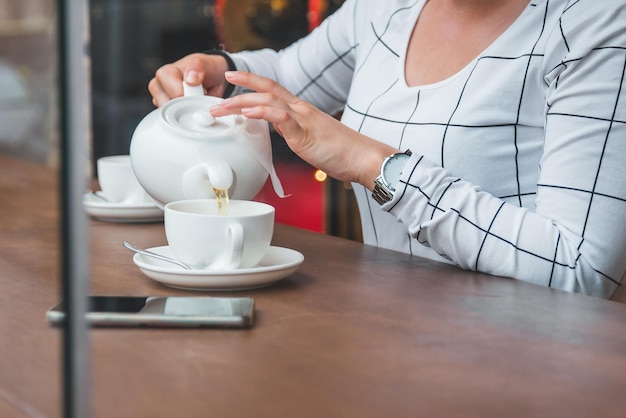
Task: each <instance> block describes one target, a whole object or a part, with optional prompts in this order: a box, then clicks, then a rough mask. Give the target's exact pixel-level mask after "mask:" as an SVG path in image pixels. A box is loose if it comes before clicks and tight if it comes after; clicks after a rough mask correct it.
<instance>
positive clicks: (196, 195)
mask: <svg viewBox="0 0 626 418" xmlns="http://www.w3.org/2000/svg"><path fill="white" fill-rule="evenodd" d="M233 180H234V179H233V169H232V168H231V167H230V165H228V163H226V162H224V161H211V162H206V163H201V164H198V165H195V166H193V167H191V168H189V169H187V170H186V171H185V172H184V173H183V178H182V182H183V194H184V195H185V198H186V199H205V198H208V197H210V196H211V195H212V194H213V192H212V190H211V188H215V189H220V190H225V189H226V190H227V189H229V188H230V186H232V184H233Z"/></svg>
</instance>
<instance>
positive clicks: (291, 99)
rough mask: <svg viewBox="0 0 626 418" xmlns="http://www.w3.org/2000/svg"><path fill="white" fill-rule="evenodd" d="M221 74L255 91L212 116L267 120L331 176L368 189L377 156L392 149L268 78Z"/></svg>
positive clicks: (376, 169) (293, 147)
mask: <svg viewBox="0 0 626 418" xmlns="http://www.w3.org/2000/svg"><path fill="white" fill-rule="evenodd" d="M225 76H226V80H227V81H228V82H230V83H231V84H235V85H239V86H243V87H247V88H249V89H251V90H253V91H255V93H248V94H242V95H239V96H235V97H232V98H229V99H225V100H224V101H223V102H222V104H221V105H218V106H215V107H213V108H212V109H211V113H212V115H213V116H225V115H229V114H242V115H244V116H246V117H248V118H251V119H264V120H266V121H268V122H269V123H271V124H273V126H274V128H275V129H276V131H277V132H278V133H279V134H280V135H282V136H283V138H284V139H285V141H286V142H287V145H288V146H289V148H291V150H292V151H293V152H295V153H296V154H297V155H298V156H299V157H300V158H302V159H303V160H304V161H306V162H308V163H309V164H311V165H312V166H314V167H316V168H319V169H321V170H323V171H325V172H326V173H327V174H328V175H330V176H331V177H333V178H335V179H337V180H341V181H353V182H358V183H361V184H363V185H364V186H366V187H368V188H370V189H371V188H372V187H373V186H374V179H375V178H376V176H378V174H380V165H381V163H382V161H383V159H384V158H385V157H386V156H388V155H390V154H393V153H395V152H398V150H396V149H395V148H393V147H391V146H388V145H386V144H383V143H381V142H378V141H376V140H373V139H371V138H368V137H366V136H364V135H361V134H360V133H358V132H356V131H354V130H352V129H350V128H348V127H347V126H345V125H343V124H342V123H341V122H339V121H338V120H337V119H335V118H333V117H332V116H329V115H328V114H326V113H324V112H322V111H320V110H318V109H317V108H315V107H314V106H313V105H311V104H309V103H307V102H304V101H302V100H300V99H299V98H298V97H296V96H294V95H293V94H291V93H290V92H289V91H287V90H286V89H285V88H284V87H282V86H281V85H279V84H278V83H276V82H275V81H273V80H270V79H268V78H264V77H260V76H257V75H254V74H251V73H245V72H239V71H232V72H226V74H225Z"/></svg>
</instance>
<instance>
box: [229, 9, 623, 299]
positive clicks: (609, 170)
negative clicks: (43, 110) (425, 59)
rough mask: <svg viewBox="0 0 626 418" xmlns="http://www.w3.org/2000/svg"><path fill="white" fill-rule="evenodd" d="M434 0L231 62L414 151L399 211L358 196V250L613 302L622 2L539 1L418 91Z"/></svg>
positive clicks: (344, 12)
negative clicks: (410, 77)
mask: <svg viewBox="0 0 626 418" xmlns="http://www.w3.org/2000/svg"><path fill="white" fill-rule="evenodd" d="M425 2H426V0H386V1H377V0H347V1H346V2H345V3H344V5H343V7H342V8H341V9H340V10H338V11H337V12H336V13H335V14H334V15H333V16H331V17H329V18H328V19H326V20H325V21H324V23H323V24H322V25H321V26H320V27H319V28H318V29H317V30H315V31H314V32H313V33H312V34H311V35H310V36H308V37H307V38H305V39H303V40H301V41H299V42H298V43H296V44H294V45H292V46H291V47H289V48H287V49H286V50H284V51H280V52H278V53H277V52H274V51H271V50H262V51H255V52H241V53H238V54H233V58H234V60H235V63H236V65H237V67H238V69H241V70H247V71H251V72H254V73H257V74H260V75H264V76H267V77H270V78H273V79H275V80H277V81H278V82H279V83H281V84H282V85H284V86H285V87H287V88H288V89H289V90H290V91H292V92H293V93H295V94H297V95H299V96H300V97H302V98H303V99H305V100H307V101H309V102H311V103H313V104H314V105H316V106H317V107H319V108H320V109H322V110H324V111H327V112H335V111H337V110H343V111H344V113H343V117H342V122H343V123H345V124H346V125H348V126H350V127H352V128H353V129H355V130H357V131H359V132H361V133H363V134H365V135H367V136H369V137H372V138H375V139H377V140H379V141H383V142H385V143H388V144H391V145H393V146H394V147H397V148H398V149H401V150H406V149H411V151H412V152H413V156H412V157H411V160H410V162H409V163H408V165H407V167H406V169H405V170H404V173H403V175H402V179H401V181H400V184H399V186H398V190H397V192H396V196H395V198H394V199H393V201H392V202H389V203H388V204H386V205H385V206H384V207H383V208H381V207H380V206H379V205H378V204H377V203H375V202H374V201H373V200H372V198H371V197H370V193H369V192H368V191H367V189H365V188H364V187H362V186H359V185H355V193H356V196H357V200H358V203H359V208H360V211H361V219H362V226H363V235H364V241H365V243H367V244H372V245H377V246H381V247H385V248H390V249H394V250H398V251H402V252H406V253H410V254H415V255H420V256H425V257H429V258H433V259H437V260H442V261H444V260H445V261H449V262H450V261H451V262H454V263H456V264H458V265H460V266H462V267H464V268H466V269H472V270H479V271H483V272H487V273H491V274H496V275H501V276H508V277H513V278H517V279H521V280H526V281H529V282H533V283H537V284H541V285H545V286H551V287H555V288H560V289H565V290H568V291H574V292H583V293H587V294H591V295H598V296H602V297H610V296H611V295H612V294H613V293H614V292H615V291H616V289H617V288H618V286H619V285H620V283H621V281H622V277H623V276H624V271H625V270H626V83H625V81H624V72H625V71H626V2H624V1H623V0H533V1H531V2H529V5H528V6H527V7H526V9H525V10H524V11H523V12H522V14H521V15H520V16H519V18H518V19H517V20H516V21H515V22H514V23H513V24H512V25H511V26H510V27H509V28H508V29H507V30H506V31H505V32H504V33H503V34H502V35H501V36H500V37H499V38H498V39H497V40H496V41H495V42H493V43H492V44H491V45H490V46H489V47H488V48H487V49H485V50H484V51H483V52H482V53H481V54H480V55H479V56H478V57H477V58H476V59H475V60H473V61H472V62H471V63H470V64H469V65H468V66H467V67H466V68H464V69H463V70H461V71H460V72H458V73H457V74H455V75H454V76H452V77H450V78H448V79H446V80H443V81H441V82H438V83H434V84H431V85H425V86H418V87H409V86H407V84H406V81H405V77H404V60H405V55H406V50H407V46H408V41H409V37H410V35H411V31H412V29H413V27H414V25H415V22H416V21H417V18H418V16H419V14H420V12H421V9H422V7H423V6H424V4H425Z"/></svg>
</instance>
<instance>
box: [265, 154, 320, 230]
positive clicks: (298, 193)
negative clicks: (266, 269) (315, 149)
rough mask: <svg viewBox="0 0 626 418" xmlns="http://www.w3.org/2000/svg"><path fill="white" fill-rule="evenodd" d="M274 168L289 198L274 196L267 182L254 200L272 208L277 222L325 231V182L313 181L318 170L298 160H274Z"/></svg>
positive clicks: (270, 185) (269, 183)
mask: <svg viewBox="0 0 626 418" xmlns="http://www.w3.org/2000/svg"><path fill="white" fill-rule="evenodd" d="M274 165H275V167H276V172H277V173H278V177H280V181H281V183H282V185H283V189H284V190H285V194H286V195H288V196H287V197H285V198H280V197H278V196H276V193H275V192H274V189H273V188H272V183H271V182H270V181H269V180H268V181H267V183H265V186H264V187H263V189H261V191H260V192H259V194H258V195H257V196H256V197H255V198H254V200H256V201H259V202H264V203H267V204H270V205H272V206H274V207H275V208H276V222H277V223H281V224H286V225H291V226H296V227H298V228H303V229H308V230H310V231H315V232H325V230H326V228H325V222H324V206H325V193H324V183H323V182H319V181H317V180H315V172H316V171H317V170H316V169H315V168H313V167H311V166H309V165H308V164H306V163H303V162H300V161H296V162H281V161H274Z"/></svg>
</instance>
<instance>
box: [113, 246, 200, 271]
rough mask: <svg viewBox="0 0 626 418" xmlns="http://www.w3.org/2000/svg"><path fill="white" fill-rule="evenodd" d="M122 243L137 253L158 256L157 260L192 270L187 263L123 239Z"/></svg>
mask: <svg viewBox="0 0 626 418" xmlns="http://www.w3.org/2000/svg"><path fill="white" fill-rule="evenodd" d="M123 245H124V247H126V248H128V249H129V250H131V251H134V252H136V253H139V254H142V255H146V256H148V257H154V258H158V259H159V260H161V261H167V262H168V263H172V264H176V265H178V266H180V267H182V268H184V269H185V270H192V268H191V267H189V266H188V265H187V264H185V263H182V262H180V261H178V260H174V259H173V258H170V257H166V256H164V255H161V254H157V253H153V252H152V251H148V250H144V249H141V248H139V247H137V246H135V245H133V244H130V243H128V242H126V241H124V244H123Z"/></svg>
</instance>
